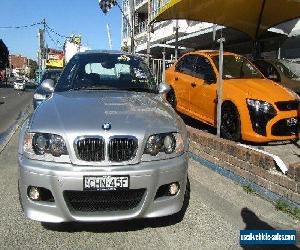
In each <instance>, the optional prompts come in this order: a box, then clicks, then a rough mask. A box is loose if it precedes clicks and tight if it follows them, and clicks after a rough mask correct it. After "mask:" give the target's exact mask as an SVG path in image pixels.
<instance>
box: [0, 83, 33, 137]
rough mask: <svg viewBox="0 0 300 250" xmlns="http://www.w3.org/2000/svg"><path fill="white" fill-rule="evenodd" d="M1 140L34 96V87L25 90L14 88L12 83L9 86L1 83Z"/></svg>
mask: <svg viewBox="0 0 300 250" xmlns="http://www.w3.org/2000/svg"><path fill="white" fill-rule="evenodd" d="M0 86H1V87H0V142H1V141H2V140H3V137H4V136H5V134H6V133H7V132H8V130H9V128H10V127H11V126H13V125H14V123H15V122H16V121H17V119H18V118H19V117H20V115H21V112H22V111H24V109H25V108H26V106H27V105H28V104H31V102H32V98H33V90H32V88H27V89H26V90H25V91H19V90H14V89H13V86H12V84H9V85H8V87H5V85H4V84H3V85H0Z"/></svg>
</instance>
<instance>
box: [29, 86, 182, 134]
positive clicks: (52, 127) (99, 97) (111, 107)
mask: <svg viewBox="0 0 300 250" xmlns="http://www.w3.org/2000/svg"><path fill="white" fill-rule="evenodd" d="M176 117H177V115H176V113H175V111H174V110H173V109H172V108H171V106H170V105H168V104H167V103H166V101H164V99H163V98H162V97H161V96H160V95H155V94H149V93H138V92H127V91H69V92H61V93H55V94H53V95H52V97H50V98H49V99H48V100H46V101H44V102H43V103H42V104H41V105H40V106H39V107H38V108H37V109H36V111H35V112H34V114H33V117H32V120H31V125H30V130H31V131H33V132H37V131H39V132H45V133H57V134H68V133H73V134H76V135H101V134H103V133H109V134H112V135H118V134H119V135H140V136H144V135H145V134H152V133H162V132H171V131H177V126H176V122H175V121H174V120H176ZM174 118H175V119H174ZM104 123H110V124H111V129H110V130H109V131H104V130H103V129H102V125H103V124H104Z"/></svg>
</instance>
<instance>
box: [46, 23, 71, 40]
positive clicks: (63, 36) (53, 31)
mask: <svg viewBox="0 0 300 250" xmlns="http://www.w3.org/2000/svg"><path fill="white" fill-rule="evenodd" d="M46 27H47V28H48V29H49V30H50V31H51V32H52V33H54V34H55V35H57V36H59V37H62V38H70V37H69V36H65V35H61V34H59V33H58V32H56V31H55V30H54V29H52V28H50V27H49V25H48V24H46Z"/></svg>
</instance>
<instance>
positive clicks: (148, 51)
mask: <svg viewBox="0 0 300 250" xmlns="http://www.w3.org/2000/svg"><path fill="white" fill-rule="evenodd" d="M150 21H151V0H148V23H147V64H148V67H150V53H151V51H150V50H151V44H150V42H151V41H150V39H151V24H150Z"/></svg>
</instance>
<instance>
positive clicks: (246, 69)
mask: <svg viewBox="0 0 300 250" xmlns="http://www.w3.org/2000/svg"><path fill="white" fill-rule="evenodd" d="M212 59H213V61H214V63H215V66H216V68H219V56H214V57H212ZM245 78H247V79H251V78H252V79H253V78H260V79H261V78H263V75H262V74H261V73H260V72H259V71H258V70H257V69H256V68H255V67H254V66H253V64H251V63H250V62H249V61H248V59H246V58H245V57H243V56H239V55H224V59H223V79H245Z"/></svg>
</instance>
